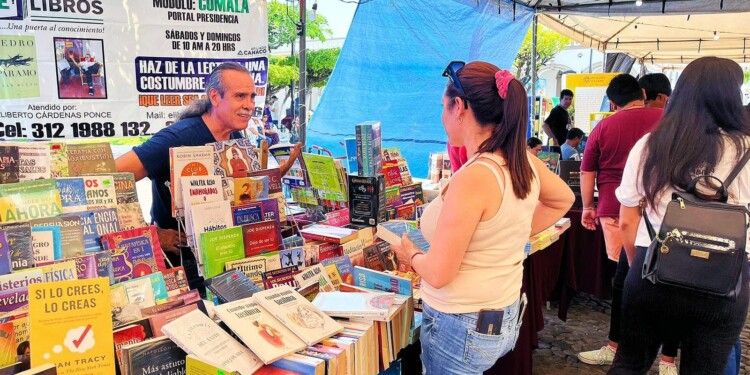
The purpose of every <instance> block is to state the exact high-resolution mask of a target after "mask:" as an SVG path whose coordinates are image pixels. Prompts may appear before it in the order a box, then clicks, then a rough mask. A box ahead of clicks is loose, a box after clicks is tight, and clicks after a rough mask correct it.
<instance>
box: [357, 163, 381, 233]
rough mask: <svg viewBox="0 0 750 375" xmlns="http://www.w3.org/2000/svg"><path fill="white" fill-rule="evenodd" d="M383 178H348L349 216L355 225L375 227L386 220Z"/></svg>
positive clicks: (378, 176)
mask: <svg viewBox="0 0 750 375" xmlns="http://www.w3.org/2000/svg"><path fill="white" fill-rule="evenodd" d="M385 209H386V200H385V177H384V176H383V175H377V176H375V177H359V176H349V212H350V213H349V216H350V218H351V222H352V223H355V224H365V225H369V226H376V225H377V224H378V223H382V222H384V221H385V220H386V212H385Z"/></svg>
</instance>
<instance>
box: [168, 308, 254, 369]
mask: <svg viewBox="0 0 750 375" xmlns="http://www.w3.org/2000/svg"><path fill="white" fill-rule="evenodd" d="M162 332H163V333H164V334H165V335H166V336H167V337H169V338H170V339H171V340H172V341H174V342H175V343H176V344H177V345H178V346H179V347H180V348H182V350H184V351H185V352H186V353H188V354H192V355H195V356H198V357H202V358H211V361H212V362H215V363H216V364H217V365H219V366H221V367H222V368H225V369H227V370H229V371H239V372H240V373H241V374H252V373H253V372H255V370H257V369H258V368H260V366H261V365H262V362H261V361H260V359H259V358H258V357H256V356H255V354H253V353H252V352H251V351H250V349H248V348H246V347H244V346H243V345H242V344H240V343H239V342H237V340H235V339H233V338H232V337H231V336H229V334H228V333H226V332H224V330H222V329H221V328H220V327H219V326H218V325H217V324H216V323H214V322H213V321H212V320H211V319H209V318H208V317H207V316H206V315H204V314H203V313H202V312H200V311H198V310H194V311H191V312H189V313H187V314H185V315H184V316H182V317H181V318H178V319H176V320H174V321H172V322H170V323H167V324H166V325H165V326H164V327H162Z"/></svg>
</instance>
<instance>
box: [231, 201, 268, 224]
mask: <svg viewBox="0 0 750 375" xmlns="http://www.w3.org/2000/svg"><path fill="white" fill-rule="evenodd" d="M263 220H265V219H264V218H263V206H262V205H261V204H260V203H259V202H250V203H247V204H242V205H235V206H234V207H232V221H233V223H234V225H237V226H242V225H246V224H252V223H258V222H261V221H263Z"/></svg>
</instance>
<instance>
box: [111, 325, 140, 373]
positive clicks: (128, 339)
mask: <svg viewBox="0 0 750 375" xmlns="http://www.w3.org/2000/svg"><path fill="white" fill-rule="evenodd" d="M112 337H113V339H114V340H113V341H114V343H115V354H116V355H117V365H118V366H120V371H123V363H122V350H121V349H122V347H123V346H126V345H131V344H137V343H139V342H143V341H146V339H147V338H148V337H147V336H146V330H145V329H144V328H143V327H142V326H140V325H129V326H127V327H123V328H120V329H118V330H116V331H114V332H113V333H112ZM123 373H124V371H123Z"/></svg>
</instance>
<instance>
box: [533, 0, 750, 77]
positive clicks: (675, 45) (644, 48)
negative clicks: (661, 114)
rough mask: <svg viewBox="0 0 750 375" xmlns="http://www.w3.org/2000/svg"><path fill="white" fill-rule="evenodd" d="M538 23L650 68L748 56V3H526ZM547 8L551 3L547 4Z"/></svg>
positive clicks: (669, 0)
mask: <svg viewBox="0 0 750 375" xmlns="http://www.w3.org/2000/svg"><path fill="white" fill-rule="evenodd" d="M528 3H530V4H529V5H530V6H533V7H536V10H537V11H538V12H539V21H540V22H541V23H542V24H544V25H545V26H547V27H549V28H551V29H552V30H554V31H556V32H558V33H560V34H562V35H565V36H568V37H570V38H571V39H573V40H574V41H576V42H577V43H580V44H582V45H584V46H589V47H592V48H595V49H597V50H600V51H607V52H623V53H627V54H629V55H631V56H633V57H635V58H638V59H642V60H643V62H645V63H651V64H667V63H672V64H680V63H682V64H687V63H689V62H691V61H693V60H695V59H697V58H699V57H702V56H719V57H725V58H729V59H732V60H735V61H737V62H748V59H749V58H750V50H749V49H750V24H748V20H750V1H739V0H734V1H730V0H725V1H721V0H692V1H685V0H667V1H662V0H658V1H653V0H652V1H647V0H644V1H643V5H641V6H636V5H635V2H634V1H632V0H629V1H613V2H612V4H611V5H610V2H609V1H576V2H572V1H560V2H559V3H560V5H559V6H557V3H558V2H557V1H552V2H549V1H545V2H544V3H541V2H537V1H531V2H528ZM550 4H551V5H550Z"/></svg>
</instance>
